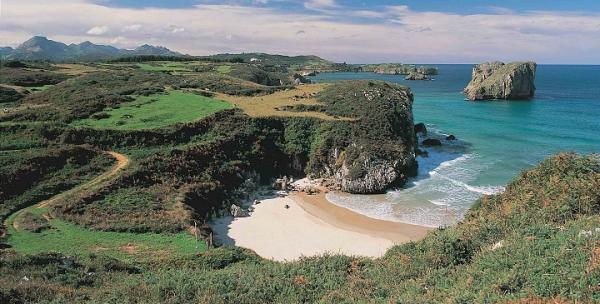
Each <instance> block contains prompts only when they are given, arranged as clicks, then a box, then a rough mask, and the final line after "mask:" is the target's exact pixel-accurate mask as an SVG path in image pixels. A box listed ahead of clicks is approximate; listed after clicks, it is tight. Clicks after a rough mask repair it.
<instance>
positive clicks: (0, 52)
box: [0, 46, 15, 58]
mask: <svg viewBox="0 0 600 304" xmlns="http://www.w3.org/2000/svg"><path fill="white" fill-rule="evenodd" d="M14 51H15V49H13V48H11V47H10V46H7V47H0V58H2V57H5V56H8V55H10V54H12V52H14Z"/></svg>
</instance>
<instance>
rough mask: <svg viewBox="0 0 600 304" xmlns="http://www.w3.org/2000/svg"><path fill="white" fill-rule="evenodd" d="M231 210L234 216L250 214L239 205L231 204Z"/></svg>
mask: <svg viewBox="0 0 600 304" xmlns="http://www.w3.org/2000/svg"><path fill="white" fill-rule="evenodd" d="M229 211H230V212H231V215H232V216H233V217H246V216H249V215H250V214H249V213H248V211H247V210H244V209H242V207H240V206H238V205H231V208H230V209H229Z"/></svg>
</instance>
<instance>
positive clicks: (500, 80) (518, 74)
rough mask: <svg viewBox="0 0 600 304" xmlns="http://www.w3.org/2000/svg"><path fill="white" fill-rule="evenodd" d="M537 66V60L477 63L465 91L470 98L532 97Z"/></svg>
mask: <svg viewBox="0 0 600 304" xmlns="http://www.w3.org/2000/svg"><path fill="white" fill-rule="evenodd" d="M536 68H537V65H536V63H535V62H511V63H508V64H504V63H502V62H499V61H495V62H487V63H482V64H478V65H475V67H473V74H472V79H471V82H470V83H469V84H468V85H467V87H466V88H465V90H464V93H465V95H466V96H467V98H468V99H469V100H489V99H529V98H532V97H533V96H534V94H535V84H534V80H535V72H536Z"/></svg>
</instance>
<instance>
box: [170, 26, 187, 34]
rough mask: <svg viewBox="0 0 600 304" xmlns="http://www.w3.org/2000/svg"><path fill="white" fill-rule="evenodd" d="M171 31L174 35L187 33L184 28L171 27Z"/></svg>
mask: <svg viewBox="0 0 600 304" xmlns="http://www.w3.org/2000/svg"><path fill="white" fill-rule="evenodd" d="M170 29H171V33H173V34H177V33H181V32H185V28H184V27H177V26H171V27H170Z"/></svg>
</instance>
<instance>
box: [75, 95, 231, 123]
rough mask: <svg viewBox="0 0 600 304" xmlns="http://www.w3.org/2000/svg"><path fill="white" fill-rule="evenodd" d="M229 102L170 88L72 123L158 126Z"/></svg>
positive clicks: (190, 118) (192, 117) (202, 114)
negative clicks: (163, 92) (158, 93)
mask: <svg viewBox="0 0 600 304" xmlns="http://www.w3.org/2000/svg"><path fill="white" fill-rule="evenodd" d="M230 108H232V105H231V104H229V103H227V102H225V101H221V100H217V99H214V98H210V97H205V96H200V95H195V94H191V93H184V92H180V91H170V92H169V93H168V94H163V95H152V96H139V97H137V98H136V100H135V101H133V102H130V103H124V104H122V105H121V106H120V107H119V108H116V109H109V110H106V111H104V112H103V113H105V115H103V116H104V117H106V118H101V119H95V118H88V119H84V120H80V121H77V122H75V123H74V125H75V126H78V127H90V128H94V129H113V130H140V129H154V128H160V127H164V126H168V125H172V124H176V123H181V122H190V121H194V120H198V119H200V118H203V117H206V116H208V115H211V114H213V113H216V112H218V111H220V110H225V109H230Z"/></svg>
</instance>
